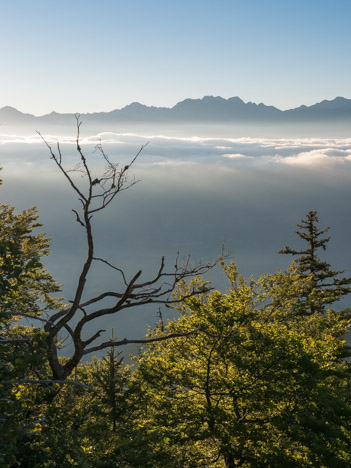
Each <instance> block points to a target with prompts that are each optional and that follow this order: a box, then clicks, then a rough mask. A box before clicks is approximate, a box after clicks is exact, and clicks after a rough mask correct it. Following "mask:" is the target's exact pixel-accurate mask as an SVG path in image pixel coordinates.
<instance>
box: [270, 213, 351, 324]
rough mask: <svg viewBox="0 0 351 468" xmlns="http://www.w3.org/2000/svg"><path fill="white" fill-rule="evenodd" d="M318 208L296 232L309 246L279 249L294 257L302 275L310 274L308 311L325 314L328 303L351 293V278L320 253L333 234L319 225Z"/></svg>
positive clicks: (305, 296)
mask: <svg viewBox="0 0 351 468" xmlns="http://www.w3.org/2000/svg"><path fill="white" fill-rule="evenodd" d="M318 223H319V219H318V215H317V211H309V212H308V213H307V215H306V218H305V219H302V221H301V223H299V224H297V227H298V228H299V229H298V230H297V231H296V234H297V235H298V236H299V237H300V238H301V239H302V240H304V241H305V242H306V244H307V245H306V248H305V249H301V250H295V249H293V248H291V247H289V246H287V245H286V246H285V247H284V249H281V250H279V253H281V254H288V255H292V256H293V257H295V265H296V266H297V268H298V270H299V272H300V274H301V275H302V276H303V277H309V278H310V282H309V286H308V287H307V290H306V292H305V294H304V297H303V300H304V302H305V306H306V307H305V310H306V314H307V315H310V314H313V313H315V312H318V313H321V314H322V313H323V312H325V310H326V308H328V306H330V305H332V304H333V303H335V302H336V301H339V300H340V299H341V298H342V297H344V296H346V295H347V294H349V293H350V292H351V286H350V285H351V277H344V276H340V275H342V274H343V273H344V271H343V270H341V271H335V270H332V269H331V266H330V264H329V263H327V262H326V261H324V260H322V259H321V258H320V256H319V252H320V250H324V251H325V250H326V248H327V244H328V242H329V240H330V236H326V235H325V234H326V233H327V232H328V231H329V229H330V228H329V227H326V228H324V229H321V228H319V227H318Z"/></svg>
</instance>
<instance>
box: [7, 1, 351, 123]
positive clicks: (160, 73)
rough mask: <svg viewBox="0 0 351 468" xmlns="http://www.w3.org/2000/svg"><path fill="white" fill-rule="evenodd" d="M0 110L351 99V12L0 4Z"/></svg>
mask: <svg viewBox="0 0 351 468" xmlns="http://www.w3.org/2000/svg"><path fill="white" fill-rule="evenodd" d="M0 12H1V28H0V57H1V61H2V63H1V78H0V83H1V86H0V108H1V107H3V106H6V105H8V106H13V107H16V108H17V109H19V110H21V111H22V112H28V113H32V114H34V115H43V114H46V113H50V112H52V111H56V112H61V113H64V112H70V113H71V112H80V113H84V112H100V111H110V110H113V109H116V108H122V107H124V106H126V105H128V104H130V103H131V102H134V101H138V102H141V103H143V104H146V105H154V106H165V107H172V106H173V105H175V104H176V103H177V102H179V101H181V100H183V99H185V98H201V97H203V96H205V95H214V96H218V95H220V96H222V97H224V98H229V97H232V96H239V97H241V98H242V99H243V100H244V101H245V102H247V101H253V102H257V103H259V102H264V103H265V104H267V105H274V106H276V107H278V108H280V109H288V108H293V107H298V106H300V105H301V104H306V105H311V104H314V103H316V102H320V101H321V100H323V99H333V98H335V97H336V96H343V97H346V98H351V80H350V76H351V61H350V56H351V54H350V53H351V50H350V49H351V28H350V27H349V21H350V17H351V2H350V1H349V0H308V1H306V0H294V1H291V0H265V1H262V0H211V1H209V0H177V1H175V0H128V1H125V0H123V1H121V0H99V1H96V0H74V1H72V0H31V1H30V2H29V1H27V0H0Z"/></svg>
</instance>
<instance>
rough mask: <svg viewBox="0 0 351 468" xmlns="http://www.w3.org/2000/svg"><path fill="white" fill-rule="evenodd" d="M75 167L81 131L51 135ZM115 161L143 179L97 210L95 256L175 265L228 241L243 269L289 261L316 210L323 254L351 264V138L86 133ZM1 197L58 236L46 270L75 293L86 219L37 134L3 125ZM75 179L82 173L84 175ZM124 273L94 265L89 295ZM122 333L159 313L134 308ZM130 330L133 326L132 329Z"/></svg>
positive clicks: (214, 251) (147, 268) (94, 158)
mask: <svg viewBox="0 0 351 468" xmlns="http://www.w3.org/2000/svg"><path fill="white" fill-rule="evenodd" d="M45 139H46V142H47V143H48V144H49V145H50V146H51V147H52V149H53V151H56V150H57V147H56V144H57V141H59V142H60V144H61V151H62V154H63V158H64V161H65V164H66V167H67V168H68V169H72V168H74V167H75V165H76V163H77V162H79V161H78V160H77V155H76V151H75V144H76V142H75V137H74V136H73V135H72V136H61V135H45ZM100 143H101V144H102V145H103V147H104V150H105V152H106V153H107V154H108V155H109V157H110V158H111V160H113V161H118V162H120V164H121V165H125V164H127V163H128V162H129V161H130V160H131V159H132V158H133V156H134V155H135V154H136V153H137V152H138V150H139V149H140V147H141V146H142V145H145V144H146V143H148V144H147V146H146V147H145V148H144V150H143V151H142V153H141V154H140V156H139V158H138V159H137V161H136V162H135V164H134V165H133V166H132V168H131V170H130V172H131V175H132V176H135V177H136V179H138V180H140V182H139V183H137V184H136V185H135V186H134V187H132V188H131V189H129V190H128V191H125V192H123V193H121V194H120V196H118V198H117V199H116V201H115V203H114V204H113V205H111V206H110V207H109V208H108V209H107V210H106V211H105V212H104V213H102V214H101V215H96V216H95V220H94V222H95V232H96V249H97V255H98V256H100V257H105V258H107V259H108V260H109V261H111V262H112V263H114V264H116V265H118V266H120V267H122V268H124V269H125V270H126V272H127V274H129V275H132V274H134V273H135V272H136V271H137V270H138V269H139V268H140V267H141V268H142V269H143V274H144V275H145V278H146V277H148V275H149V276H152V274H153V273H154V272H155V271H156V269H157V267H158V264H159V261H160V258H161V256H162V255H165V256H166V260H167V261H168V262H169V263H168V264H169V265H170V267H171V266H172V265H173V261H174V258H175V256H176V254H177V252H178V251H180V253H181V255H184V256H186V255H187V254H188V253H190V254H192V255H193V256H194V258H196V259H200V258H203V259H208V258H215V257H216V256H217V255H218V254H219V253H220V252H221V249H222V245H223V243H225V246H226V249H227V250H229V251H231V252H232V258H233V259H234V260H235V261H237V263H238V266H239V270H240V271H241V272H242V273H244V274H245V275H246V276H248V275H250V274H254V275H258V274H261V273H264V272H274V271H276V269H277V268H279V267H281V268H286V267H287V265H288V263H289V261H290V259H289V258H286V257H285V256H282V255H278V254H277V250H279V249H280V248H282V247H283V246H284V245H285V244H286V243H288V244H289V245H292V246H294V247H297V248H299V247H301V246H302V244H301V243H299V240H298V238H297V236H296V235H295V230H296V224H297V223H298V222H299V221H300V220H301V219H302V218H303V217H304V215H305V214H306V213H307V211H309V210H317V211H318V213H319V217H320V223H321V226H322V227H324V226H331V230H330V235H331V237H332V239H331V241H330V246H329V248H328V250H327V252H326V253H325V258H326V259H327V261H329V262H330V263H331V264H332V266H333V267H335V268H336V269H345V270H346V272H347V273H348V274H351V252H350V248H349V239H350V236H351V216H350V195H351V138H274V139H270V138H253V137H250V138H249V137H243V138H228V137H222V138H221V137H218V136H216V137H210V136H207V137H202V136H174V135H173V136H169V135H158V134H152V133H151V132H149V133H147V132H145V133H139V134H135V133H112V132H104V133H98V134H94V135H82V138H81V140H80V144H81V146H82V148H83V151H84V152H85V155H86V157H87V160H88V162H89V164H90V165H91V167H92V168H93V170H94V171H97V173H99V171H100V170H101V167H102V163H101V158H100V155H99V152H97V151H96V150H95V147H96V145H97V144H100ZM0 157H1V159H0V165H1V166H2V167H3V171H2V173H1V177H2V179H3V186H2V187H1V194H2V198H1V200H2V203H10V204H12V205H15V206H16V207H17V208H18V209H24V208H26V207H29V206H32V205H36V206H37V207H38V209H39V212H40V215H41V221H42V222H43V224H44V228H43V229H44V230H45V232H47V233H48V235H49V236H50V237H52V255H51V256H50V258H49V259H48V261H47V265H48V268H49V269H50V271H51V272H52V274H53V275H54V276H55V277H57V278H58V280H59V281H60V282H62V283H64V284H65V286H64V289H63V291H64V293H65V295H66V296H67V298H70V296H71V294H72V291H73V290H74V285H75V283H76V276H77V274H78V273H79V271H80V268H81V262H82V260H83V259H84V252H85V250H84V249H85V243H84V236H83V234H84V233H83V232H82V228H81V227H80V226H79V225H78V224H77V223H76V222H75V220H74V216H73V214H72V212H71V208H78V207H79V202H78V201H77V200H76V197H75V195H74V194H73V192H72V191H71V189H70V187H69V185H68V184H67V181H66V180H65V179H64V177H63V176H62V174H60V171H59V170H58V168H57V167H56V165H55V163H54V161H53V160H52V159H50V154H49V151H48V148H47V146H46V145H45V144H44V142H43V141H42V139H41V137H40V135H38V134H33V135H31V136H21V135H20V134H19V135H5V134H3V135H0ZM77 180H78V183H79V184H81V185H82V187H84V183H85V180H84V178H81V177H80V176H79V175H78V179H77ZM209 278H210V279H211V280H213V281H214V282H215V285H216V287H218V288H219V289H223V288H224V287H225V282H224V281H223V279H222V276H221V273H220V271H219V270H216V271H214V272H212V273H211V274H210V276H209ZM116 281H117V279H116V277H115V276H114V275H113V274H112V273H111V272H110V271H106V270H104V269H102V268H98V269H97V270H96V271H95V272H94V273H93V275H92V277H91V281H90V283H89V292H88V293H89V294H95V293H98V292H100V291H101V290H102V288H106V287H114V286H115V285H116V284H117V283H116ZM128 314H129V315H128V316H127V317H121V319H120V322H119V324H118V325H116V324H113V323H111V324H109V325H111V327H112V326H113V327H114V329H115V331H116V330H117V328H118V330H120V332H119V333H118V335H119V336H121V335H123V334H128V335H129V336H130V334H131V330H132V332H133V336H134V335H140V334H142V333H143V331H144V330H145V323H148V324H150V325H153V324H154V323H155V321H156V311H155V310H148V311H138V312H133V313H131V312H129V313H128ZM134 337H135V336H134Z"/></svg>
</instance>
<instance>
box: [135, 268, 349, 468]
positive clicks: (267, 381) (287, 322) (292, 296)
mask: <svg viewBox="0 0 351 468" xmlns="http://www.w3.org/2000/svg"><path fill="white" fill-rule="evenodd" d="M225 271H226V273H227V276H228V278H229V280H230V288H229V290H228V292H227V293H220V292H218V291H213V292H211V293H206V294H204V295H202V296H201V297H197V298H194V297H193V298H190V299H188V300H186V301H185V302H184V303H182V306H181V307H179V308H178V310H179V312H180V313H181V317H180V318H179V319H176V320H174V321H171V322H170V323H168V325H167V327H166V330H165V332H166V333H167V332H168V333H169V332H172V333H174V332H176V331H178V330H184V329H185V330H192V329H198V330H199V331H198V333H196V334H193V335H191V336H189V337H179V338H175V339H174V340H171V341H163V342H155V343H153V344H150V345H148V349H147V350H146V352H145V353H144V354H142V355H141V356H140V358H139V359H138V368H137V370H136V372H135V373H134V378H135V379H138V380H139V382H140V388H141V392H140V394H141V395H142V400H143V405H142V407H143V412H142V413H141V415H140V418H139V422H138V424H139V426H142V427H143V429H144V446H145V447H146V448H145V453H146V455H145V460H147V459H148V458H147V448H148V454H149V456H150V458H149V459H148V460H151V461H150V462H149V464H145V466H150V467H151V466H159V467H161V466H165V465H166V464H167V466H174V467H195V466H196V467H198V466H207V467H210V466H212V467H224V466H226V467H235V466H245V467H260V466H262V467H266V466H272V467H281V466H284V467H285V466H321V467H348V466H350V463H351V457H350V453H351V451H350V449H351V435H350V434H351V433H350V430H351V425H350V416H351V408H350V405H349V400H348V392H349V388H350V375H349V373H348V366H347V364H346V363H345V362H343V361H342V360H341V359H340V358H339V355H340V352H341V349H342V348H343V347H344V346H345V343H344V341H342V340H340V339H339V338H338V337H339V336H340V335H341V334H343V333H345V332H346V330H348V328H349V321H348V320H347V319H346V318H345V319H341V318H340V317H339V316H337V315H336V314H334V313H333V312H329V313H328V314H326V316H325V317H323V316H321V315H319V314H313V315H311V316H308V317H306V316H302V315H299V314H296V307H297V308H300V307H301V305H300V304H299V301H298V298H299V295H300V294H301V292H302V291H303V290H304V289H305V288H306V286H307V287H308V281H309V279H303V278H301V276H300V275H299V274H298V272H296V271H294V270H290V271H289V272H288V273H286V274H282V273H278V274H276V275H272V276H269V275H265V276H263V277H262V278H260V279H259V280H258V281H254V280H253V279H252V278H251V279H250V281H249V282H246V281H244V279H243V278H242V277H240V276H238V275H237V272H236V269H235V266H234V265H231V266H230V267H226V268H225ZM197 281H200V283H201V280H200V279H199V280H197ZM187 291H188V286H187V285H185V284H184V285H183V287H182V289H181V290H180V291H179V294H181V295H185V296H186V295H187ZM165 332H163V331H162V330H161V329H157V330H156V331H155V332H154V335H156V336H162V334H163V333H165ZM131 450H132V448H131ZM167 460H168V462H167Z"/></svg>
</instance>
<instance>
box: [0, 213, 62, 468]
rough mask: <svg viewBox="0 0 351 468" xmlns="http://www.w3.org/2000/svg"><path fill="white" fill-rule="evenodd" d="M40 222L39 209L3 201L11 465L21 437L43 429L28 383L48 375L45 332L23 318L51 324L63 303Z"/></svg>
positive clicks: (1, 315) (3, 329)
mask: <svg viewBox="0 0 351 468" xmlns="http://www.w3.org/2000/svg"><path fill="white" fill-rule="evenodd" d="M40 226H41V225H40V224H39V223H38V213H37V211H36V209H35V208H31V209H29V210H25V211H23V212H22V213H19V214H16V213H15V210H14V208H13V207H10V206H8V205H0V413H1V416H0V439H1V450H0V464H1V466H8V464H11V463H12V462H13V461H14V460H15V459H16V453H17V451H18V445H19V444H20V443H21V441H22V440H23V439H24V438H25V437H27V435H28V434H32V435H33V434H35V433H36V432H37V429H38V428H39V426H38V423H36V422H35V421H38V419H40V410H39V409H38V408H36V403H35V401H36V396H37V388H35V387H33V386H29V387H28V385H27V384H26V385H27V387H25V386H24V382H36V381H38V380H40V379H46V378H47V366H46V364H47V350H46V336H45V333H44V332H43V331H42V330H41V328H40V327H36V326H34V325H30V326H28V325H27V326H26V325H23V324H22V323H19V320H20V318H23V317H27V318H29V319H31V321H32V323H34V322H35V320H39V321H41V320H43V321H44V322H45V323H46V319H45V318H43V316H44V315H45V313H46V312H47V311H52V310H55V309H57V308H61V307H62V304H61V303H60V300H59V299H57V298H55V296H53V295H52V294H54V293H57V292H58V291H59V286H58V285H57V284H56V282H55V281H54V280H53V278H52V277H51V276H50V274H49V273H48V272H47V271H46V269H45V267H44V265H43V263H42V258H43V257H45V256H46V255H47V254H48V252H49V250H48V245H49V239H48V238H47V237H46V236H45V235H44V234H42V233H35V231H36V230H37V228H39V227H40ZM34 319H35V320H34ZM33 320H34V322H33Z"/></svg>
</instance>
